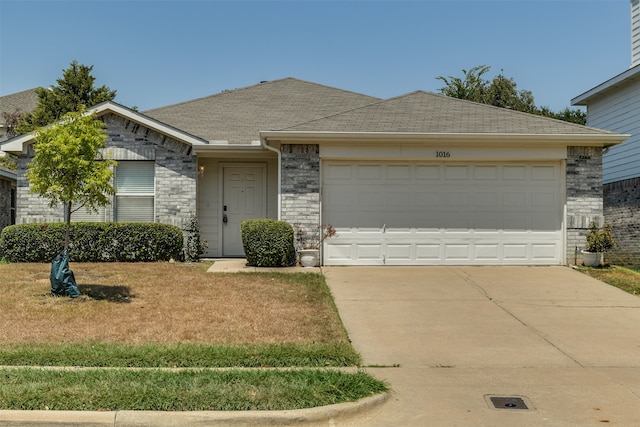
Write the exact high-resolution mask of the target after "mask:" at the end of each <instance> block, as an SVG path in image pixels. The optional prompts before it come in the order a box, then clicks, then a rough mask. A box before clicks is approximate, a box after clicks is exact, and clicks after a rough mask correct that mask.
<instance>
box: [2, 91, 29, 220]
mask: <svg viewBox="0 0 640 427" xmlns="http://www.w3.org/2000/svg"><path fill="white" fill-rule="evenodd" d="M37 101H38V95H37V94H36V92H35V90H34V89H30V90H25V91H22V92H18V93H14V94H11V95H6V96H0V142H2V141H6V140H7V139H9V136H10V135H11V132H10V124H9V123H7V121H6V119H5V115H4V113H7V114H14V113H25V112H30V111H33V109H34V108H35V106H36V104H37ZM5 156H6V153H5V152H3V151H1V150H0V158H3V157H5ZM16 179H17V176H16V173H15V171H13V170H11V169H9V168H7V167H5V166H2V164H0V230H2V229H3V228H4V227H6V226H8V225H12V224H14V223H15V214H16Z"/></svg>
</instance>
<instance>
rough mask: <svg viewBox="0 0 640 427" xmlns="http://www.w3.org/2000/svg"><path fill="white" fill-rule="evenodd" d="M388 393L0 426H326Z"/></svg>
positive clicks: (58, 415) (39, 418)
mask: <svg viewBox="0 0 640 427" xmlns="http://www.w3.org/2000/svg"><path fill="white" fill-rule="evenodd" d="M390 396H391V393H390V392H387V393H381V394H377V395H375V396H371V397H366V398H364V399H360V400H358V401H356V402H346V403H337V404H335V405H328V406H321V407H317V408H308V409H296V410H291V411H193V412H160V411H105V412H84V411H12V410H0V426H12V427H22V426H24V427H27V426H68V427H72V426H83V427H84V426H88V427H92V426H95V427H105V426H110V427H134V426H135V427H146V426H148V427H158V426H174V427H177V426H196V427H197V426H212V425H215V426H245V425H252V426H256V425H278V426H285V425H305V424H306V425H313V424H320V423H323V424H329V425H331V424H330V423H333V422H335V421H336V420H340V419H347V418H350V417H353V416H355V415H358V414H361V413H363V412H366V411H369V410H372V409H373V408H376V407H378V406H380V405H382V404H383V403H385V402H386V401H387V400H388V399H389V397H390Z"/></svg>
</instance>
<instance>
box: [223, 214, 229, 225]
mask: <svg viewBox="0 0 640 427" xmlns="http://www.w3.org/2000/svg"><path fill="white" fill-rule="evenodd" d="M222 222H224V223H225V224H226V223H227V222H229V220H228V219H227V214H223V215H222Z"/></svg>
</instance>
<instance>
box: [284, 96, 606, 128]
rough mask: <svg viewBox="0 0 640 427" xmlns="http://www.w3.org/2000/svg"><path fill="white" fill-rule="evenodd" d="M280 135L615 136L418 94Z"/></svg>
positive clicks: (310, 124)
mask: <svg viewBox="0 0 640 427" xmlns="http://www.w3.org/2000/svg"><path fill="white" fill-rule="evenodd" d="M279 130H286V131H301V132H307V131H308V132H391V133H429V134H440V133H452V134H520V135H566V134H572V135H575V134H592V135H593V134H601V135H604V134H613V132H609V131H605V130H601V129H595V128H590V127H587V126H582V125H578V124H573V123H569V122H565V121H561V120H555V119H550V118H547V117H542V116H537V115H533V114H527V113H522V112H519V111H513V110H508V109H504V108H498V107H493V106H490V105H485V104H479V103H476V102H470V101H465V100H461V99H457V98H451V97H447V96H444V95H437V94H434V93H429V92H424V91H415V92H411V93H408V94H405V95H401V96H398V97H395V98H390V99H387V100H382V101H379V102H375V103H372V104H369V105H366V106H362V107H357V108H354V109H352V110H350V111H345V112H341V113H337V114H334V115H331V116H328V117H324V118H321V119H316V120H311V121H308V122H305V123H300V124H297V125H293V126H290V127H287V128H282V129H279Z"/></svg>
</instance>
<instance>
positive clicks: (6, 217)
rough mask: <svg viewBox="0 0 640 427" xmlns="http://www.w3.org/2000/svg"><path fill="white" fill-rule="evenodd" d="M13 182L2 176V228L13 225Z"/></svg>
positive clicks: (0, 201)
mask: <svg viewBox="0 0 640 427" xmlns="http://www.w3.org/2000/svg"><path fill="white" fill-rule="evenodd" d="M12 186H13V184H12V182H11V181H10V180H8V179H4V178H1V177H0V230H2V229H3V228H4V227H6V226H8V225H11V187H12Z"/></svg>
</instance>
